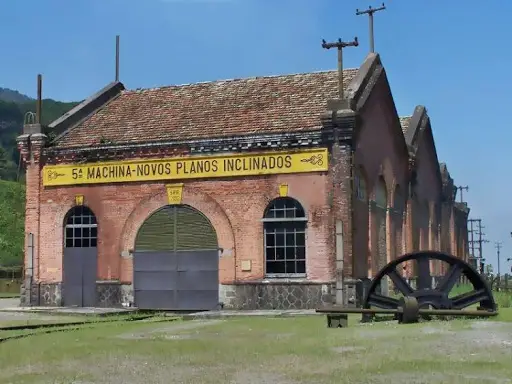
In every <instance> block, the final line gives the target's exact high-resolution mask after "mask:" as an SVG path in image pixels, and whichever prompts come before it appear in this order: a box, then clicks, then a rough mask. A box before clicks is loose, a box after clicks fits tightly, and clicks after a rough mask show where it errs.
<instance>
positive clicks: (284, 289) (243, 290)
mask: <svg viewBox="0 0 512 384" xmlns="http://www.w3.org/2000/svg"><path fill="white" fill-rule="evenodd" d="M335 298H336V293H335V284H334V283H314V282H308V281H306V282H302V281H300V282H298V281H271V280H269V281H259V282H253V281H251V282H244V283H239V284H233V285H220V286H219V301H220V302H221V303H222V304H223V306H224V308H225V309H314V308H317V307H318V306H320V305H323V304H333V303H334V300H335Z"/></svg>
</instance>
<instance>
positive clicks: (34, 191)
mask: <svg viewBox="0 0 512 384" xmlns="http://www.w3.org/2000/svg"><path fill="white" fill-rule="evenodd" d="M46 139H47V137H46V135H44V134H43V133H32V134H23V135H21V136H19V137H18V138H17V143H18V148H19V150H20V153H21V160H22V162H23V163H24V164H25V167H26V176H25V183H26V192H25V193H26V203H25V247H24V266H25V268H27V267H28V266H29V265H30V259H29V258H30V249H29V235H30V234H32V235H33V244H32V247H33V263H32V271H30V270H26V271H25V273H26V274H31V275H32V276H33V278H34V281H36V282H37V281H39V275H40V271H39V249H40V243H41V241H40V237H39V233H40V193H41V187H42V180H41V168H42V166H43V164H42V161H41V155H42V149H43V147H44V145H45V143H46Z"/></svg>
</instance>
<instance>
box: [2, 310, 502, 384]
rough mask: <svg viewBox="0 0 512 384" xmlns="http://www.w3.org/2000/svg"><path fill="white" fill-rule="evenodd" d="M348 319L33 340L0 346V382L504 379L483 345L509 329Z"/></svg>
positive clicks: (102, 327)
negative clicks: (331, 324) (334, 324)
mask: <svg viewBox="0 0 512 384" xmlns="http://www.w3.org/2000/svg"><path fill="white" fill-rule="evenodd" d="M350 319H351V323H352V324H351V326H350V327H349V328H345V329H329V328H327V327H326V320H325V317H324V316H315V317H298V318H274V319H270V318H236V319H231V320H227V321H220V322H217V323H210V324H206V326H204V325H203V326H200V325H201V324H198V323H197V322H192V321H178V322H174V323H159V324H150V323H149V324H140V323H138V324H136V323H110V324H98V325H97V326H96V327H94V328H90V329H80V330H77V331H72V332H62V333H53V334H47V335H44V334H39V335H36V336H31V337H28V338H25V339H19V340H11V341H7V342H4V343H0V361H1V362H2V369H1V370H0V383H7V382H15V383H19V384H23V383H49V382H55V383H57V382H58V383H71V382H87V383H91V384H92V383H123V384H131V383H141V382H144V383H193V384H201V383H222V384H224V383H275V384H290V383H319V384H322V383H329V384H330V383H388V382H394V383H398V384H400V383H404V384H405V383H407V384H409V383H411V382H428V383H485V382H486V378H487V379H488V380H490V381H489V382H491V381H492V382H498V381H499V380H502V381H505V380H506V379H507V378H510V377H512V365H511V364H510V349H509V347H507V346H506V345H502V344H500V343H499V342H498V343H495V344H493V343H494V342H495V341H493V340H495V339H496V337H494V338H491V337H490V336H497V337H498V339H499V338H502V339H503V340H509V339H511V338H512V332H511V331H512V325H509V324H506V323H504V326H503V327H504V328H503V329H501V328H500V325H499V324H500V323H493V322H485V321H469V320H455V321H452V322H447V321H445V322H430V323H421V324H412V325H397V324H396V323H379V324H363V325H358V324H356V317H351V318H350ZM475 324H476V325H478V324H482V325H481V326H478V327H476V326H475ZM486 324H488V325H487V326H486ZM496 324H497V325H496ZM491 341H492V342H491ZM507 348H508V349H507Z"/></svg>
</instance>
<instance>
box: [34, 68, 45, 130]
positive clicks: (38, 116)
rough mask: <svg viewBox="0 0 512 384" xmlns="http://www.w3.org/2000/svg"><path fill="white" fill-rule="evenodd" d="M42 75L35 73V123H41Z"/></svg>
mask: <svg viewBox="0 0 512 384" xmlns="http://www.w3.org/2000/svg"><path fill="white" fill-rule="evenodd" d="M42 95H43V75H41V74H39V75H37V101H36V124H41V120H42V119H41V113H42V105H43V96H42Z"/></svg>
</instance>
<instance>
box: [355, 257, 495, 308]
mask: <svg viewBox="0 0 512 384" xmlns="http://www.w3.org/2000/svg"><path fill="white" fill-rule="evenodd" d="M434 260H439V261H442V262H445V263H447V264H448V266H449V267H448V270H447V272H446V273H445V275H444V276H442V277H441V278H440V279H439V281H438V283H437V284H436V285H435V286H433V284H432V275H431V272H430V264H431V263H430V262H431V261H434ZM409 261H412V262H415V263H417V271H418V281H417V288H416V289H415V288H413V287H412V286H411V285H410V284H409V283H408V282H407V281H406V279H405V278H404V277H402V275H401V274H400V272H399V270H403V268H402V265H405V264H404V263H406V262H409ZM385 277H388V278H389V279H390V280H391V281H392V283H393V285H394V288H395V289H396V290H397V291H399V292H400V293H401V294H402V295H403V296H404V297H414V298H416V300H417V302H418V306H419V309H420V314H426V311H421V310H422V309H428V308H432V309H438V310H443V309H444V310H447V309H448V310H455V311H461V310H464V309H465V308H468V307H470V306H472V305H474V304H477V303H479V304H480V309H481V310H483V311H490V312H496V303H495V301H494V297H493V295H492V291H491V289H490V288H489V285H488V284H487V282H486V281H485V280H484V279H483V278H482V277H481V276H480V274H479V273H478V272H477V271H476V270H475V268H473V267H472V266H471V265H469V264H468V263H466V262H465V261H463V260H461V259H459V258H456V257H454V256H451V255H449V254H446V253H442V252H436V251H420V252H414V253H409V254H406V255H404V256H401V257H399V258H397V259H395V260H393V261H391V262H390V263H388V264H387V265H386V266H385V267H384V268H382V269H381V270H380V271H379V273H378V274H377V276H375V278H374V279H373V280H372V283H371V285H370V288H369V289H368V292H367V294H366V297H365V299H364V302H363V308H367V309H369V308H371V307H377V308H382V309H388V310H392V309H395V310H396V309H398V308H399V307H400V300H399V299H398V298H395V297H391V296H388V295H383V294H382V293H379V292H378V287H379V286H381V283H382V282H383V280H384V278H385ZM461 277H465V278H466V279H467V281H468V282H469V283H470V284H471V285H472V290H471V291H470V292H467V293H462V294H459V295H457V296H454V297H450V293H451V291H452V289H453V288H454V286H455V285H456V284H457V282H459V280H460V278H461Z"/></svg>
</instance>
